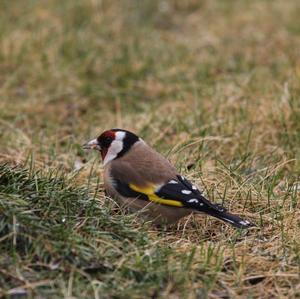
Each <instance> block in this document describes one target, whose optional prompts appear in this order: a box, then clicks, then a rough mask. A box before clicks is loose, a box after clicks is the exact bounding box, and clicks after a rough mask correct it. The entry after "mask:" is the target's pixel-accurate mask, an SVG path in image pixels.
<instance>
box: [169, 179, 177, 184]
mask: <svg viewBox="0 0 300 299" xmlns="http://www.w3.org/2000/svg"><path fill="white" fill-rule="evenodd" d="M168 184H178V182H177V181H175V180H171V181H170V182H169V183H168Z"/></svg>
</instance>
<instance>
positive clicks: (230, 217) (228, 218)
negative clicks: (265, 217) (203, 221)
mask: <svg viewBox="0 0 300 299" xmlns="http://www.w3.org/2000/svg"><path fill="white" fill-rule="evenodd" d="M205 213H206V214H208V215H210V216H213V217H216V218H218V219H221V220H223V221H225V222H228V223H230V224H231V225H233V226H234V227H237V228H249V227H253V226H255V224H253V223H251V222H250V221H248V220H244V219H242V218H241V217H239V216H237V215H234V214H230V213H228V212H227V211H226V210H222V209H220V210H219V209H207V210H205Z"/></svg>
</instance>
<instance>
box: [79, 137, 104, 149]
mask: <svg viewBox="0 0 300 299" xmlns="http://www.w3.org/2000/svg"><path fill="white" fill-rule="evenodd" d="M82 148H83V149H95V150H98V151H100V150H101V146H100V145H99V143H98V140H97V139H92V140H91V141H89V142H87V143H85V144H84V145H83V146H82Z"/></svg>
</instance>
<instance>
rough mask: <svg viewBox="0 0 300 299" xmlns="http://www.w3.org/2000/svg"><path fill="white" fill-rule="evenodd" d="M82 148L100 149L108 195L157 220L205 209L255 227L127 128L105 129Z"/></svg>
mask: <svg viewBox="0 0 300 299" xmlns="http://www.w3.org/2000/svg"><path fill="white" fill-rule="evenodd" d="M83 148H84V149H95V150H98V151H100V153H101V157H102V160H103V164H104V188H105V191H106V194H107V195H108V196H110V197H112V198H114V199H116V200H117V201H118V202H119V204H120V205H121V206H126V207H129V208H130V209H131V210H134V211H138V210H140V211H141V213H142V215H146V216H147V217H148V219H151V220H153V221H154V222H155V223H162V222H165V223H167V224H171V223H174V222H176V221H178V220H179V219H180V218H182V217H184V216H186V215H188V214H191V213H192V212H202V213H206V214H208V215H210V216H213V217H216V218H218V219H221V220H223V221H225V222H228V223H230V224H232V225H233V226H235V227H238V228H248V227H250V226H252V224H251V223H250V222H249V221H247V220H243V219H242V218H240V217H239V216H236V215H233V214H230V213H228V212H227V211H226V210H225V209H224V208H223V207H221V206H219V205H217V204H213V203H211V202H210V201H208V200H207V199H206V198H205V197H204V196H203V194H202V193H201V191H199V189H198V188H197V187H196V186H195V185H193V184H192V183H191V182H190V181H188V180H187V179H186V178H185V177H184V176H182V175H180V174H179V173H178V172H177V171H176V169H175V168H174V167H173V166H172V165H171V164H170V162H169V161H168V160H167V159H166V158H164V157H163V156H162V155H160V154H159V153H158V152H156V151H155V150H154V149H152V148H151V147H150V146H149V145H147V144H146V143H145V142H144V141H143V140H142V139H141V138H139V137H138V136H137V135H135V134H133V133H131V132H129V131H127V130H122V129H111V130H108V131H105V132H103V133H102V134H101V135H100V136H99V137H98V138H96V139H93V140H91V141H89V142H87V143H86V144H85V145H83Z"/></svg>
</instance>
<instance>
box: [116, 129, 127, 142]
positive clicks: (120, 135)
mask: <svg viewBox="0 0 300 299" xmlns="http://www.w3.org/2000/svg"><path fill="white" fill-rule="evenodd" d="M125 135H126V132H122V131H119V132H117V133H116V135H115V140H116V141H123V140H124V138H125Z"/></svg>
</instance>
